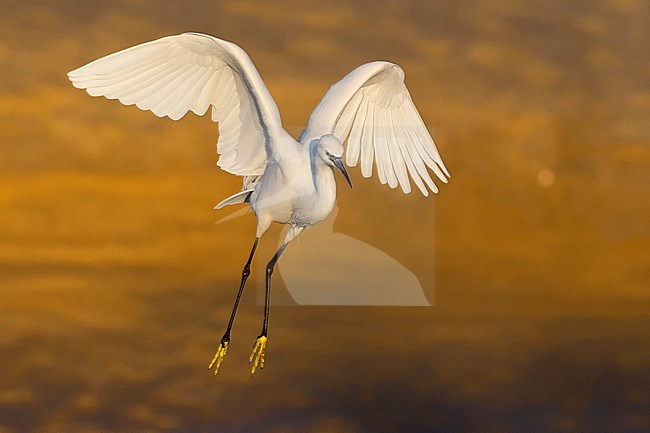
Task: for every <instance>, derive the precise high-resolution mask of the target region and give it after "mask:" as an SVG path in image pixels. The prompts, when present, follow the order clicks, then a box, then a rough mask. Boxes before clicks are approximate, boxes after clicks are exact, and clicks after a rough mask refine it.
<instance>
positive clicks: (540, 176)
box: [537, 168, 555, 188]
mask: <svg viewBox="0 0 650 433" xmlns="http://www.w3.org/2000/svg"><path fill="white" fill-rule="evenodd" d="M537 183H539V186H542V187H544V188H548V187H550V186H551V185H553V184H554V183H555V173H554V172H553V170H551V169H550V168H544V169H542V170H540V171H539V173H537Z"/></svg>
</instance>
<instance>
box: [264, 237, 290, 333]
mask: <svg viewBox="0 0 650 433" xmlns="http://www.w3.org/2000/svg"><path fill="white" fill-rule="evenodd" d="M286 247H287V244H282V246H281V247H280V248H278V251H276V253H275V255H274V256H273V258H272V259H271V260H270V261H269V263H268V264H267V265H266V293H265V296H264V324H263V325H262V334H260V337H261V336H264V337H266V336H267V333H268V330H269V306H270V303H271V276H272V275H273V269H274V268H275V264H276V263H277V261H278V259H279V258H280V255H281V254H282V252H283V251H284V249H285V248H286Z"/></svg>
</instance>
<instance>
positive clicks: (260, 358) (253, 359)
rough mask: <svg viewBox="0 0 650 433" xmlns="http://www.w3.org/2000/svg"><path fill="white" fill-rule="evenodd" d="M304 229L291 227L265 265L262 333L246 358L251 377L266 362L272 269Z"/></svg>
mask: <svg viewBox="0 0 650 433" xmlns="http://www.w3.org/2000/svg"><path fill="white" fill-rule="evenodd" d="M304 229H305V228H304V227H291V229H290V230H289V232H288V233H287V236H286V238H285V239H284V242H283V243H282V246H280V248H278V250H277V251H276V253H275V255H274V256H273V258H272V259H271V261H269V263H268V265H266V294H265V297H264V324H263V325H262V333H261V334H260V335H259V336H258V337H257V340H255V345H254V346H253V352H252V353H251V355H250V356H249V357H248V363H249V364H252V365H251V376H252V375H253V374H255V370H256V369H257V367H258V366H259V367H260V369H262V368H264V362H265V360H266V343H267V341H268V331H269V306H270V305H271V276H272V275H273V269H274V268H275V264H276V263H277V261H278V259H279V258H280V256H281V255H282V252H283V251H284V249H285V248H286V247H287V245H288V244H289V242H291V240H292V239H294V238H295V237H296V236H298V235H299V234H300V232H302V231H303V230H304Z"/></svg>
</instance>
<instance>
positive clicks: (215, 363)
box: [208, 237, 260, 376]
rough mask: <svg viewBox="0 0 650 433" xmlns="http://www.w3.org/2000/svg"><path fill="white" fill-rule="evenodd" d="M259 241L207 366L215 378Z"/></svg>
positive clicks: (225, 350)
mask: <svg viewBox="0 0 650 433" xmlns="http://www.w3.org/2000/svg"><path fill="white" fill-rule="evenodd" d="M259 240H260V238H259V237H256V238H255V243H253V248H252V249H251V254H250V256H249V257H248V261H247V262H246V265H245V266H244V270H243V271H242V275H241V284H240V285H239V291H238V292H237V297H236V298H235V304H234V305H233V307H232V314H231V315H230V320H229V321H228V326H227V327H226V332H225V333H224V334H223V337H222V338H221V344H219V348H218V349H217V353H216V354H215V355H214V358H212V362H211V363H210V365H209V366H208V370H209V369H211V368H212V367H213V366H215V368H214V375H215V376H216V375H217V373H218V372H219V367H221V363H222V362H223V359H224V358H225V356H226V353H227V352H228V345H229V344H230V330H231V329H232V325H233V323H234V322H235V315H236V314H237V307H239V300H240V299H241V295H242V293H244V286H245V285H246V280H247V279H248V276H249V275H250V274H251V262H252V261H253V256H254V255H255V250H256V249H257V243H258V242H259Z"/></svg>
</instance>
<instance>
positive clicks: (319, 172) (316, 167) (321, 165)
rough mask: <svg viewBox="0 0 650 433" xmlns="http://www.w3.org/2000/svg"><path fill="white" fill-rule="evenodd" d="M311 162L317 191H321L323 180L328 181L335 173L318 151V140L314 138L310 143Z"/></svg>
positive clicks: (312, 176) (312, 175)
mask: <svg viewBox="0 0 650 433" xmlns="http://www.w3.org/2000/svg"><path fill="white" fill-rule="evenodd" d="M309 164H310V167H311V179H312V182H313V183H314V189H315V190H316V193H319V192H321V189H322V186H323V182H327V180H328V179H329V177H330V176H331V177H332V178H333V173H332V167H330V166H329V165H327V163H326V162H325V161H323V158H321V156H320V154H319V153H318V140H313V141H312V142H311V143H310V145H309Z"/></svg>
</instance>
